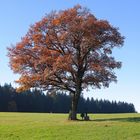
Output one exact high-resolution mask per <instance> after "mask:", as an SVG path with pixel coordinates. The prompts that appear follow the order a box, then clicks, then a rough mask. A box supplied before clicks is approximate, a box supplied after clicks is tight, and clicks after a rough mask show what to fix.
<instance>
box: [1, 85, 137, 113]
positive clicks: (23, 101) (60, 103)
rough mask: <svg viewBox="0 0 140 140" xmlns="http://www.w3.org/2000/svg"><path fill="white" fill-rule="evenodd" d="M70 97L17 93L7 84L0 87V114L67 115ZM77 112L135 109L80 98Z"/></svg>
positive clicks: (126, 111)
mask: <svg viewBox="0 0 140 140" xmlns="http://www.w3.org/2000/svg"><path fill="white" fill-rule="evenodd" d="M70 102H71V97H70V96H68V95H66V94H44V93H43V92H41V91H38V90H33V91H30V90H29V91H26V92H22V93H17V92H16V90H15V89H14V88H13V87H12V86H11V85H8V84H5V85H4V86H0V111H1V112H8V111H10V112H11V111H14V112H49V113H50V112H52V113H68V112H69V109H70ZM78 112H79V113H81V112H87V113H133V112H136V111H135V107H134V105H133V104H132V103H126V102H116V101H111V102H110V101H108V100H97V99H96V100H95V99H93V98H91V99H89V98H87V99H85V98H83V97H81V98H80V101H79V104H78Z"/></svg>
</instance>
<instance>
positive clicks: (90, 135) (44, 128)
mask: <svg viewBox="0 0 140 140" xmlns="http://www.w3.org/2000/svg"><path fill="white" fill-rule="evenodd" d="M67 117H68V114H47V113H0V140H140V114H92V115H90V119H91V121H68V120H67Z"/></svg>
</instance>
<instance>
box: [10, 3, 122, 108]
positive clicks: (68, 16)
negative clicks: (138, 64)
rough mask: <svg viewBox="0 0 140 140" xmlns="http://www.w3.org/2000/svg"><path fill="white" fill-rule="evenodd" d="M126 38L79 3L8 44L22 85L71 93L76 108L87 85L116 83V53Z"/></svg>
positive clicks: (14, 69) (118, 63)
mask: <svg viewBox="0 0 140 140" xmlns="http://www.w3.org/2000/svg"><path fill="white" fill-rule="evenodd" d="M123 40H124V38H123V37H122V36H121V35H120V33H119V32H118V29H117V28H115V27H113V26H112V25H110V24H109V23H108V21H106V20H98V19H97V18H96V17H95V16H94V15H93V14H91V13H90V12H89V10H87V9H86V8H82V7H81V6H79V5H78V6H75V7H74V8H71V9H68V10H65V11H60V12H52V13H50V14H49V15H47V16H46V17H44V18H43V19H42V20H41V21H39V22H37V23H36V24H34V25H33V26H31V27H30V29H29V31H28V33H27V34H26V36H25V37H24V38H22V40H21V42H19V43H18V44H16V45H15V46H12V47H11V48H8V50H9V53H8V56H9V58H10V66H11V68H12V70H13V71H14V72H15V73H19V74H20V75H21V77H20V78H19V80H17V81H16V82H17V83H19V84H20V85H21V86H20V88H19V90H26V89H29V88H31V87H40V88H43V89H45V90H47V91H49V92H51V91H62V90H64V91H67V92H70V93H71V94H72V95H73V101H74V102H76V103H75V104H76V105H74V106H75V110H76V108H77V103H78V99H79V97H80V94H81V92H82V90H83V89H85V88H88V86H91V87H93V88H101V87H102V86H104V87H108V86H109V84H110V82H112V81H115V82H116V76H115V73H114V72H113V70H114V69H115V68H120V67H121V63H120V62H117V61H115V59H114V57H112V56H111V54H112V49H113V48H114V47H120V46H122V45H123Z"/></svg>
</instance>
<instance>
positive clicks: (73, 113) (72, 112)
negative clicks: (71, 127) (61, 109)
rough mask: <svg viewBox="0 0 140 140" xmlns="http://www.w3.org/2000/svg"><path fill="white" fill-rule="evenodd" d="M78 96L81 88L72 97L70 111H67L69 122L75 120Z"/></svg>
mask: <svg viewBox="0 0 140 140" xmlns="http://www.w3.org/2000/svg"><path fill="white" fill-rule="evenodd" d="M80 94H81V87H80V88H79V89H78V90H77V92H76V93H75V94H73V96H72V101H71V109H70V111H69V117H68V119H69V120H77V107H78V102H79V98H80Z"/></svg>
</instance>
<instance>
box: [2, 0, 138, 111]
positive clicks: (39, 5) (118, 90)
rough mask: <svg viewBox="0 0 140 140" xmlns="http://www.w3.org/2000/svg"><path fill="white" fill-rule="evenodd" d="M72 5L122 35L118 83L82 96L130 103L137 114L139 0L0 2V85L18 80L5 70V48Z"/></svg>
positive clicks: (116, 51) (117, 53) (6, 59)
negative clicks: (103, 20) (44, 18)
mask: <svg viewBox="0 0 140 140" xmlns="http://www.w3.org/2000/svg"><path fill="white" fill-rule="evenodd" d="M76 4H80V5H82V6H86V7H87V8H89V9H90V10H91V12H92V13H93V14H94V15H95V16H96V17H97V18H99V19H106V20H108V21H109V22H110V23H111V24H112V25H113V26H115V27H119V29H120V30H119V31H120V32H121V34H122V35H123V36H125V38H126V39H125V43H124V46H123V48H120V49H115V50H114V56H115V57H116V59H117V60H120V61H122V63H123V65H122V68H121V69H120V70H116V74H117V76H118V83H117V84H114V83H112V84H111V85H110V87H109V88H108V89H101V90H90V92H86V91H85V97H87V96H90V97H94V98H98V99H101V98H102V99H109V100H117V101H119V100H120V101H126V102H131V103H133V104H134V105H135V107H136V110H137V111H138V112H140V101H139V100H140V54H139V53H140V47H139V45H140V14H139V13H140V8H139V6H140V1H139V0H133V1H132V0H130V1H129V0H51V1H50V0H0V18H1V19H0V48H1V51H0V66H1V68H0V84H1V85H3V84H4V83H12V84H13V85H14V86H16V85H15V83H14V82H13V81H14V80H16V79H17V78H18V75H15V74H14V73H13V72H12V71H11V70H10V68H9V67H8V61H9V60H8V57H7V56H6V55H7V49H6V48H7V47H9V46H10V45H11V44H16V43H17V42H19V41H20V39H21V37H23V36H24V35H25V34H26V32H27V31H28V29H29V26H30V25H31V24H34V23H35V22H37V21H39V20H41V18H42V17H43V16H44V15H45V14H46V13H49V12H51V11H52V10H62V9H67V8H70V7H73V6H74V5H76Z"/></svg>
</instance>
